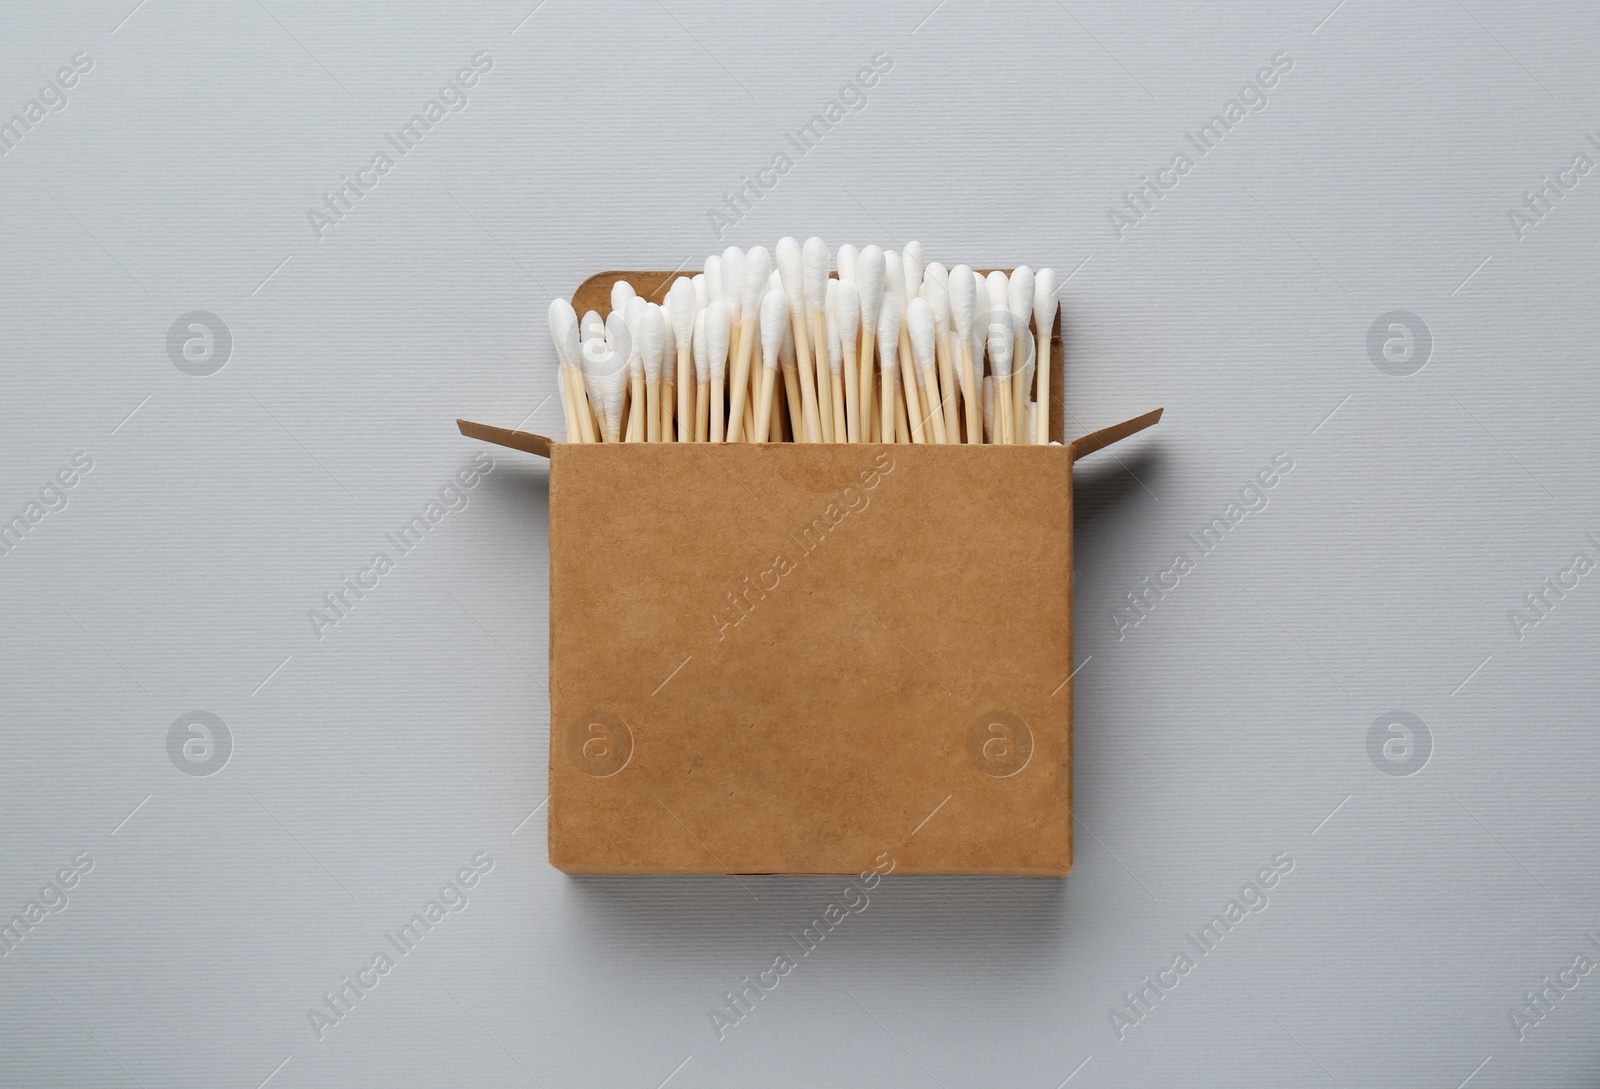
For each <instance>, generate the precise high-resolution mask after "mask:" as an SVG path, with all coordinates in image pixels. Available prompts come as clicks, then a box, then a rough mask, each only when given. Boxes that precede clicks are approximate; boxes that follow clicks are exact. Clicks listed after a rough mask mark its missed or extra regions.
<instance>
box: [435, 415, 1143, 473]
mask: <svg viewBox="0 0 1600 1089" xmlns="http://www.w3.org/2000/svg"><path fill="white" fill-rule="evenodd" d="M1163 411H1164V409H1159V408H1158V409H1153V410H1152V411H1150V412H1146V413H1145V414H1144V415H1143V416H1135V417H1134V418H1133V419H1131V420H1124V421H1123V422H1122V423H1119V424H1112V425H1111V426H1110V427H1102V428H1101V429H1100V430H1098V431H1091V432H1089V434H1087V435H1084V436H1083V437H1082V438H1078V439H1073V440H1072V445H1071V447H1070V449H1071V451H1072V460H1073V461H1077V460H1078V459H1079V458H1081V457H1083V456H1084V455H1086V454H1092V453H1094V452H1095V451H1096V450H1104V449H1105V448H1106V447H1107V446H1110V445H1111V444H1112V443H1114V442H1121V441H1122V440H1123V439H1125V438H1127V437H1128V436H1129V435H1135V434H1138V433H1139V432H1140V431H1143V430H1144V429H1145V428H1147V427H1150V426H1152V425H1154V424H1155V423H1156V422H1157V421H1158V420H1160V419H1161V413H1162V412H1163ZM456 426H457V427H458V428H460V429H461V433H462V434H463V435H465V436H467V438H469V439H482V440H483V441H484V442H492V443H494V444H496V445H498V446H509V447H510V448H511V449H513V450H521V451H523V452H524V453H528V454H538V455H539V456H540V457H542V458H547V457H549V456H550V448H551V447H553V446H555V445H556V440H555V439H551V438H546V437H545V436H543V435H537V434H535V433H533V432H532V431H513V430H512V429H510V428H508V427H495V426H493V425H492V424H481V423H474V422H473V421H471V420H462V419H458V420H456ZM658 445H662V444H658ZM665 445H685V446H694V445H697V444H695V443H683V444H677V443H669V444H665ZM762 445H770V444H765V443H764V444H762ZM783 445H786V446H792V445H795V444H794V443H784V444H783ZM800 445H805V444H804V443H802V444H800ZM861 445H869V444H861ZM956 445H966V444H964V443H958V444H956ZM984 445H990V444H988V443H985V444H984Z"/></svg>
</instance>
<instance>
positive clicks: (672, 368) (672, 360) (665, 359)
mask: <svg viewBox="0 0 1600 1089" xmlns="http://www.w3.org/2000/svg"><path fill="white" fill-rule="evenodd" d="M661 318H662V321H663V323H664V325H665V329H664V331H663V335H662V340H661V365H662V366H663V367H664V368H665V370H664V371H663V372H662V375H661V376H662V377H663V378H665V379H666V380H667V381H668V382H669V383H670V382H676V381H677V380H678V377H677V376H678V327H677V326H676V325H675V324H674V322H675V321H676V320H677V319H676V318H674V317H673V316H672V303H671V302H670V301H669V302H664V303H662V304H661ZM691 320H692V319H691Z"/></svg>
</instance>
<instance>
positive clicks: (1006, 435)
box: [994, 375, 1017, 443]
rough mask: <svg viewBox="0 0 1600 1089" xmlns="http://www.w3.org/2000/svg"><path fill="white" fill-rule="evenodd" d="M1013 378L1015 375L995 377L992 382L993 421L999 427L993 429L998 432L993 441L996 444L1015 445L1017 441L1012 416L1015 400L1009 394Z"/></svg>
mask: <svg viewBox="0 0 1600 1089" xmlns="http://www.w3.org/2000/svg"><path fill="white" fill-rule="evenodd" d="M1015 378H1016V376H1015V375H1010V376H1008V377H1005V378H1000V377H998V376H996V378H995V380H994V400H995V419H996V420H998V421H999V426H998V427H997V428H996V429H995V430H996V431H998V432H999V436H998V438H997V439H996V440H995V441H997V442H1002V443H1015V442H1016V441H1017V427H1016V417H1015V415H1014V413H1015V411H1016V408H1015V406H1016V399H1015V397H1014V396H1013V394H1012V392H1011V387H1012V385H1013V383H1014V381H1015Z"/></svg>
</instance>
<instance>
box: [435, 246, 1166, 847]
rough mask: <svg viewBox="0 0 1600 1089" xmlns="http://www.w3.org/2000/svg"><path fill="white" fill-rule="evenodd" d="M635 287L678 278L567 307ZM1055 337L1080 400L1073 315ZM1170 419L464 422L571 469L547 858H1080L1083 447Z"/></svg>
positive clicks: (562, 521)
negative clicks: (914, 429)
mask: <svg viewBox="0 0 1600 1089" xmlns="http://www.w3.org/2000/svg"><path fill="white" fill-rule="evenodd" d="M621 278H626V279H628V280H629V281H630V282H632V283H633V284H634V285H635V286H636V287H638V288H639V289H640V292H641V294H644V293H646V289H648V288H650V287H652V285H656V286H654V290H653V291H651V292H650V294H649V297H651V298H653V299H655V300H656V301H659V300H660V299H661V297H662V296H663V295H664V293H665V291H666V288H667V286H668V282H669V281H670V279H671V278H672V274H669V273H657V272H612V273H602V274H600V275H598V276H595V277H592V278H590V279H589V280H588V281H586V282H585V283H584V284H583V286H582V287H581V288H579V290H578V293H577V295H576V297H575V298H574V300H573V306H574V307H575V309H577V311H578V312H579V313H580V314H581V313H583V312H584V311H585V310H588V309H595V310H599V311H601V312H602V313H603V312H605V311H606V310H607V309H608V307H609V303H608V299H609V292H610V286H611V284H612V282H614V281H615V280H617V279H621ZM1051 354H1052V357H1053V359H1054V363H1053V366H1054V374H1055V375H1056V376H1057V381H1056V382H1055V383H1054V385H1055V388H1056V389H1057V390H1059V389H1060V387H1061V383H1060V381H1059V376H1060V375H1061V374H1062V370H1061V366H1060V364H1061V358H1062V351H1061V342H1060V334H1059V328H1058V329H1057V330H1056V332H1055V335H1054V337H1053V344H1052V353H1051ZM1061 417H1062V412H1061V409H1060V403H1059V394H1058V400H1057V404H1056V405H1055V406H1054V409H1053V411H1052V419H1053V420H1055V421H1059V420H1060V419H1061ZM1159 417H1160V410H1159V409H1158V410H1156V411H1154V412H1151V413H1147V414H1145V415H1144V416H1141V417H1138V418H1136V419H1133V420H1129V421H1127V422H1126V423H1123V424H1119V425H1117V426H1115V427H1110V428H1106V429H1104V430H1102V431H1098V432H1095V433H1093V434H1091V435H1088V436H1085V437H1084V438H1082V439H1079V440H1077V441H1075V442H1073V443H1071V444H1070V445H1060V446H1056V445H1051V446H964V445H943V446H940V445H872V444H827V445H824V444H802V443H776V444H745V443H738V444H710V443H621V444H604V443H602V444H583V443H563V442H554V441H551V440H549V439H547V438H544V437H543V436H539V435H533V434H530V433H526V432H519V431H509V430H506V429H503V428H497V427H490V426H487V425H483V424H474V423H471V422H469V421H464V420H463V421H458V425H459V427H460V430H461V432H462V433H463V434H465V435H468V436H471V437H474V438H480V439H484V440H487V441H490V442H496V443H499V444H501V445H505V446H511V447H513V448H516V449H520V450H525V451H528V452H530V453H536V454H540V455H542V456H546V457H548V458H549V459H550V691H551V707H550V810H549V830H550V861H551V863H552V864H553V865H555V866H557V867H558V868H560V869H562V870H565V871H567V872H568V873H718V874H721V873H738V874H752V873H858V872H861V871H865V870H871V869H874V868H877V869H879V870H880V871H882V870H885V869H887V868H888V867H889V866H890V865H891V864H892V866H893V868H894V869H895V870H896V871H897V872H902V873H945V874H955V873H963V874H979V873H984V874H1029V875H1039V876H1062V875H1065V874H1066V873H1067V871H1068V870H1069V869H1071V866H1072V815H1071V806H1072V683H1071V681H1070V680H1069V679H1068V678H1069V676H1070V674H1071V673H1072V669H1073V664H1072V463H1073V461H1074V459H1075V458H1077V457H1081V456H1083V455H1084V454H1086V453H1090V452H1092V451H1094V450H1097V449H1100V448H1101V447H1103V446H1105V445H1108V444H1109V443H1111V442H1115V441H1117V440H1118V439H1121V438H1123V437H1125V436H1127V435H1130V434H1133V433H1134V432H1136V431H1138V430H1141V429H1142V428H1144V427H1148V426H1149V425H1151V424H1153V423H1155V422H1156V420H1157V419H1159ZM1057 426H1058V428H1059V424H1058V425H1057Z"/></svg>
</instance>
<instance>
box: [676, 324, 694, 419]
mask: <svg viewBox="0 0 1600 1089" xmlns="http://www.w3.org/2000/svg"><path fill="white" fill-rule="evenodd" d="M693 431H694V356H693V355H691V354H690V346H689V345H687V344H679V345H678V441H679V442H689V441H690V440H691V439H692V438H693V437H694V435H693Z"/></svg>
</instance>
